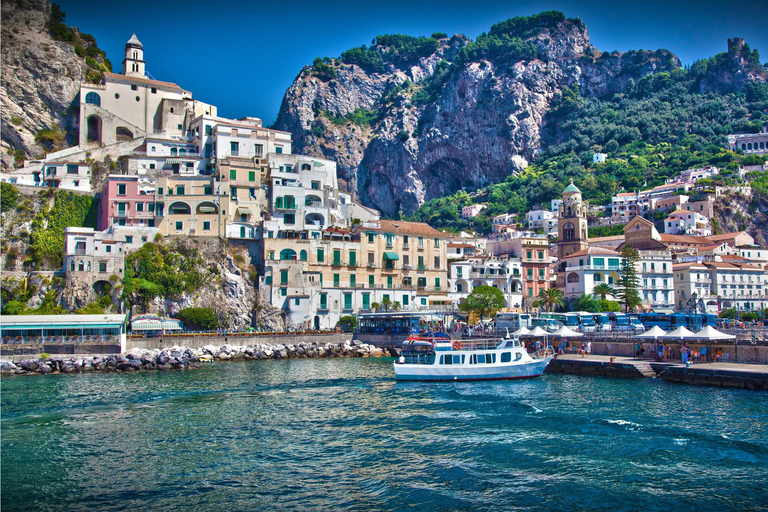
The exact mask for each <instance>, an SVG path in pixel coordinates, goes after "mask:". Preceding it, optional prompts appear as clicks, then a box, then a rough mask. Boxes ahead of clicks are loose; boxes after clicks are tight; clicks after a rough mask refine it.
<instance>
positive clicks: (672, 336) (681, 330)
mask: <svg viewBox="0 0 768 512" xmlns="http://www.w3.org/2000/svg"><path fill="white" fill-rule="evenodd" d="M695 337H696V335H695V334H693V333H692V332H691V331H689V330H688V329H686V328H685V327H683V326H680V327H678V328H677V329H675V330H674V331H672V332H668V333H667V334H665V335H664V336H659V338H661V339H663V340H683V339H686V338H695Z"/></svg>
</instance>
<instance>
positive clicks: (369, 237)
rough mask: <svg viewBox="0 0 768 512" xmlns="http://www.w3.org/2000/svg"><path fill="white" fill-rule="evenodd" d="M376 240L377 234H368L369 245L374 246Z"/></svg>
mask: <svg viewBox="0 0 768 512" xmlns="http://www.w3.org/2000/svg"><path fill="white" fill-rule="evenodd" d="M375 239H376V233H368V243H369V244H372V243H373V241H374V240H375Z"/></svg>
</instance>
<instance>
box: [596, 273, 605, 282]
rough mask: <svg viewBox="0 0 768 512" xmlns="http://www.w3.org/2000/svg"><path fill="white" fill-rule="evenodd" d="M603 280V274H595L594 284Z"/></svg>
mask: <svg viewBox="0 0 768 512" xmlns="http://www.w3.org/2000/svg"><path fill="white" fill-rule="evenodd" d="M602 280H603V274H595V282H596V283H600V282H602Z"/></svg>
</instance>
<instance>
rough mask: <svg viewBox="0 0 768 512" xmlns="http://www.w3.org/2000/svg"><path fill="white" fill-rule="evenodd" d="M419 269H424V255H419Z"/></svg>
mask: <svg viewBox="0 0 768 512" xmlns="http://www.w3.org/2000/svg"><path fill="white" fill-rule="evenodd" d="M419 270H426V269H425V268H424V256H419Z"/></svg>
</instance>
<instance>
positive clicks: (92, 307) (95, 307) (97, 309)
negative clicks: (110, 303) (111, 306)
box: [75, 302, 104, 315]
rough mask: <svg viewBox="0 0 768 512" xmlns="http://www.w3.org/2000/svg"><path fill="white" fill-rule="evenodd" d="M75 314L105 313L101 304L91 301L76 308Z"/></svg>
mask: <svg viewBox="0 0 768 512" xmlns="http://www.w3.org/2000/svg"><path fill="white" fill-rule="evenodd" d="M75 314H76V315H103V314H104V309H103V308H102V307H101V304H97V303H95V302H91V303H90V304H88V305H87V306H85V307H84V308H80V309H76V310H75Z"/></svg>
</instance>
